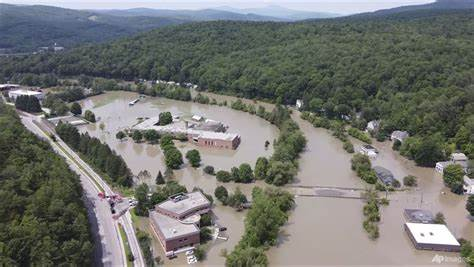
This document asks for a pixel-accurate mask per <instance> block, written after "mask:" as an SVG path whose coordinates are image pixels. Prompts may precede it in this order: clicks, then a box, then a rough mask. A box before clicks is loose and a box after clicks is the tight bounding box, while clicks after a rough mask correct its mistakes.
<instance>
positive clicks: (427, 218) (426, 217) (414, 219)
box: [404, 209, 434, 223]
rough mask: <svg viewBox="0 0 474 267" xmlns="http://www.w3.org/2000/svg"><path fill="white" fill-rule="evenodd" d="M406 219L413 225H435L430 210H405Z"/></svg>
mask: <svg viewBox="0 0 474 267" xmlns="http://www.w3.org/2000/svg"><path fill="white" fill-rule="evenodd" d="M404 214H405V217H406V218H407V220H408V221H409V222H411V223H433V221H434V216H433V213H431V211H429V210H421V209H405V211H404Z"/></svg>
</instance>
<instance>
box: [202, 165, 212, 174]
mask: <svg viewBox="0 0 474 267" xmlns="http://www.w3.org/2000/svg"><path fill="white" fill-rule="evenodd" d="M203 171H204V173H207V174H209V175H214V167H212V166H210V165H207V166H206V167H204V169H203Z"/></svg>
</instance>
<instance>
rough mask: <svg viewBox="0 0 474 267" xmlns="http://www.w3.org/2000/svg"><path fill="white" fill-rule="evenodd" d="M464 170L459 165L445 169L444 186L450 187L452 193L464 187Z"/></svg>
mask: <svg viewBox="0 0 474 267" xmlns="http://www.w3.org/2000/svg"><path fill="white" fill-rule="evenodd" d="M463 176H464V170H463V168H462V166H461V165H459V164H452V165H449V166H447V167H446V168H444V170H443V181H444V184H445V185H446V186H447V187H449V188H450V189H451V190H452V191H453V190H454V189H456V188H457V187H459V185H461V186H462V183H463Z"/></svg>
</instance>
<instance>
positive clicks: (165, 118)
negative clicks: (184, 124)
mask: <svg viewBox="0 0 474 267" xmlns="http://www.w3.org/2000/svg"><path fill="white" fill-rule="evenodd" d="M172 122H173V116H172V115H171V112H168V111H166V112H161V113H160V115H159V124H160V125H168V124H170V123H172Z"/></svg>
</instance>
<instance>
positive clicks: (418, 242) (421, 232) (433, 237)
mask: <svg viewBox="0 0 474 267" xmlns="http://www.w3.org/2000/svg"><path fill="white" fill-rule="evenodd" d="M405 231H406V233H407V234H408V237H410V240H411V241H412V242H413V245H414V246H415V248H416V249H423V250H436V251H449V252H458V251H460V249H461V245H460V244H459V242H458V241H457V240H456V238H455V237H454V236H453V235H452V234H451V232H450V231H449V229H448V228H447V227H446V225H444V224H429V223H405Z"/></svg>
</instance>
